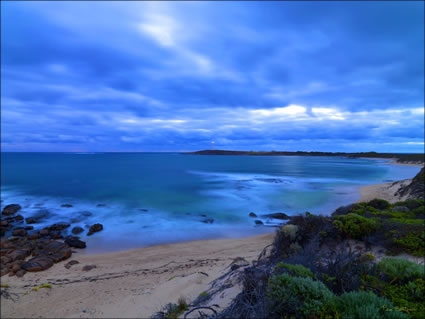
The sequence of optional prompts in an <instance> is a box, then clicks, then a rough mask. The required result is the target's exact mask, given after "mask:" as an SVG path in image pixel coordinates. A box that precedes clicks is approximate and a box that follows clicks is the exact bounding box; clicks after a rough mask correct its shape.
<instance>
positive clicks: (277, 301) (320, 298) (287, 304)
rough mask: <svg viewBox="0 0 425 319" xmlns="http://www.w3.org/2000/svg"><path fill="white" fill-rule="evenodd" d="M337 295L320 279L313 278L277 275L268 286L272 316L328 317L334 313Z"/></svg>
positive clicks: (269, 307)
mask: <svg viewBox="0 0 425 319" xmlns="http://www.w3.org/2000/svg"><path fill="white" fill-rule="evenodd" d="M334 299H335V296H334V295H333V293H332V292H331V291H330V290H329V289H328V288H327V287H326V286H325V285H324V284H323V283H322V282H321V281H315V280H313V279H311V278H308V277H307V278H303V277H292V276H290V275H289V274H281V275H275V276H273V277H271V278H270V280H269V285H268V309H269V312H270V317H279V318H293V317H296V318H325V317H326V315H331V316H332V314H334V313H335V307H334V303H335V302H334Z"/></svg>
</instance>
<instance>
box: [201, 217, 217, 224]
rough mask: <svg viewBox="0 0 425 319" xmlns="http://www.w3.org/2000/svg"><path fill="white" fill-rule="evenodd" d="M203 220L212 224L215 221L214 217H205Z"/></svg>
mask: <svg viewBox="0 0 425 319" xmlns="http://www.w3.org/2000/svg"><path fill="white" fill-rule="evenodd" d="M201 222H203V223H205V224H212V223H214V218H205V219H203V220H201Z"/></svg>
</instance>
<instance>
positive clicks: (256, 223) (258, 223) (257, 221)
mask: <svg viewBox="0 0 425 319" xmlns="http://www.w3.org/2000/svg"><path fill="white" fill-rule="evenodd" d="M254 223H255V225H264V223H263V222H262V221H261V220H259V219H256V220H255V221H254Z"/></svg>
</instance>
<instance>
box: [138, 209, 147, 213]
mask: <svg viewBox="0 0 425 319" xmlns="http://www.w3.org/2000/svg"><path fill="white" fill-rule="evenodd" d="M139 210H140V211H141V212H147V211H148V210H147V209H146V208H139Z"/></svg>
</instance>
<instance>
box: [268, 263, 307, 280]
mask: <svg viewBox="0 0 425 319" xmlns="http://www.w3.org/2000/svg"><path fill="white" fill-rule="evenodd" d="M280 269H284V270H285V271H287V272H289V274H290V275H292V276H296V277H304V278H313V273H312V272H311V270H310V269H308V268H307V267H304V266H303V265H299V264H298V265H292V264H286V263H283V262H280V263H278V264H277V265H276V270H278V271H279V270H280Z"/></svg>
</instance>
